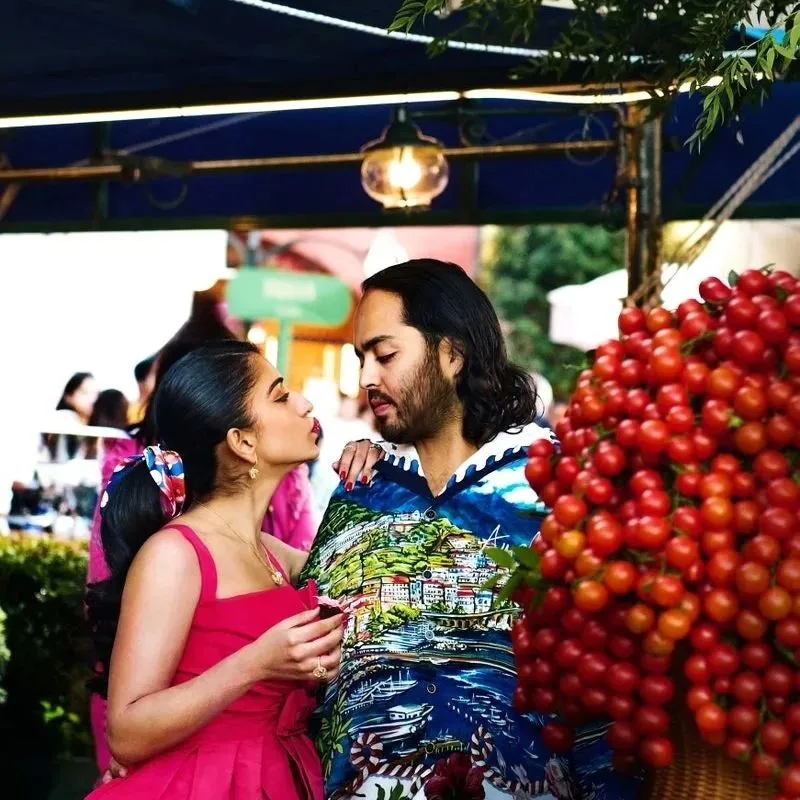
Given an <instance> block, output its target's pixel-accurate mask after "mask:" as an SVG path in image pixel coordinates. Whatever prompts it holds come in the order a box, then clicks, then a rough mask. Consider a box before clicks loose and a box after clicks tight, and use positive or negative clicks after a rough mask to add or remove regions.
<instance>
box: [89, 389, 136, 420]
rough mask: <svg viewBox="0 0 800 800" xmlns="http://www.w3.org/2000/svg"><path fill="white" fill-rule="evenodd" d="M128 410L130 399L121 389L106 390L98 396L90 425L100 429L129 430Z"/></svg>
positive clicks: (90, 418)
mask: <svg viewBox="0 0 800 800" xmlns="http://www.w3.org/2000/svg"><path fill="white" fill-rule="evenodd" d="M128 408H129V403H128V398H127V397H125V395H124V394H123V393H122V392H121V391H120V390H119V389H104V390H103V391H102V392H100V394H98V395H97V400H96V401H95V404H94V408H93V409H92V416H91V417H89V425H93V426H96V427H99V428H127V427H128Z"/></svg>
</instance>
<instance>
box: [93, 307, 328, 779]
mask: <svg viewBox="0 0 800 800" xmlns="http://www.w3.org/2000/svg"><path fill="white" fill-rule="evenodd" d="M232 340H235V339H234V336H233V334H232V333H231V331H230V329H229V328H228V327H227V326H225V325H224V324H223V322H222V321H221V320H220V319H219V315H218V313H217V310H216V305H215V303H214V302H211V301H210V300H209V299H208V298H207V297H206V293H196V295H195V299H194V303H193V305H192V314H191V315H190V317H189V319H188V321H187V322H186V323H185V324H184V325H183V326H182V327H181V328H180V330H179V331H178V332H177V333H176V334H175V335H174V336H173V337H172V339H170V340H169V342H167V344H165V345H164V347H163V348H162V349H161V351H160V353H159V354H158V357H157V359H158V361H157V365H156V379H155V388H156V390H158V388H159V387H160V385H161V383H162V381H163V380H164V376H165V375H166V374H167V372H168V371H169V369H170V367H172V366H173V364H176V363H177V362H178V361H179V360H180V359H181V358H183V356H185V355H187V354H188V353H191V352H192V351H194V350H196V349H197V348H198V347H201V346H202V345H204V344H207V343H209V342H213V341H232ZM157 441H158V440H157V438H156V432H155V414H154V405H153V403H152V402H150V403H148V407H147V409H146V410H145V415H144V419H143V420H142V422H141V424H140V425H139V426H137V427H135V428H133V429H132V430H131V438H130V439H117V440H107V441H106V442H105V451H104V453H103V461H102V465H101V473H102V475H101V486H102V489H105V487H106V485H107V484H108V481H109V479H110V478H111V475H112V474H113V472H114V470H115V469H116V468H117V467H118V466H119V464H121V463H122V462H123V461H124V460H125V459H127V458H130V457H131V456H132V455H135V454H137V453H141V452H142V450H143V449H144V448H145V447H147V446H148V445H152V444H155V443H156V442H157ZM101 493H102V491H101ZM262 530H265V531H268V532H269V533H271V534H273V535H274V536H277V537H278V538H279V539H282V540H283V541H285V542H286V543H287V544H290V545H291V546H292V547H297V548H300V549H302V550H308V548H309V547H310V546H311V542H312V541H313V540H314V536H315V535H316V532H317V519H316V515H315V512H314V508H313V504H312V498H311V488H310V486H309V482H308V468H307V467H306V466H305V464H303V465H301V466H299V467H297V468H296V469H293V470H291V471H290V472H289V473H288V474H287V475H286V477H285V478H284V479H283V480H282V481H281V483H280V485H279V486H278V489H277V491H276V492H275V495H274V497H273V499H272V503H271V504H270V507H269V509H268V511H267V514H266V515H265V517H264V524H263V528H262ZM108 576H109V570H108V565H107V564H106V559H105V554H104V553H103V547H102V544H101V541H100V513H99V507H98V509H97V510H96V511H95V516H94V521H93V524H92V535H91V541H90V544H89V571H88V581H89V582H94V581H100V580H105V579H106V578H108ZM90 703H91V705H90V716H91V723H92V734H93V735H94V744H95V756H96V759H97V767H98V769H99V771H100V772H101V773H103V772H105V771H106V770H107V769H108V767H109V764H110V760H111V756H110V753H109V750H108V743H107V741H106V703H105V700H104V699H103V697H102V696H101V695H99V694H97V693H94V694H92V697H91V701H90Z"/></svg>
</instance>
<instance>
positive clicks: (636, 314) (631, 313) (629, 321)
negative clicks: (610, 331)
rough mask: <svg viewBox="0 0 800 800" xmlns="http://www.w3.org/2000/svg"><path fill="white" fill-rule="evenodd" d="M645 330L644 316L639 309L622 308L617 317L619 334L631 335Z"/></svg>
mask: <svg viewBox="0 0 800 800" xmlns="http://www.w3.org/2000/svg"><path fill="white" fill-rule="evenodd" d="M644 328H645V316H644V312H643V311H642V309H641V308H636V307H635V306H631V307H629V308H623V309H622V311H621V312H620V315H619V330H620V333H624V334H631V333H635V332H636V331H643V330H644Z"/></svg>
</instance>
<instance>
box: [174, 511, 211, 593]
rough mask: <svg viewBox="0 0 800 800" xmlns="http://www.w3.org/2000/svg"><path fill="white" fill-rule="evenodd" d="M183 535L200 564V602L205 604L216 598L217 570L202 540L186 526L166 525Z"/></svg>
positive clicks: (177, 524)
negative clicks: (192, 548)
mask: <svg viewBox="0 0 800 800" xmlns="http://www.w3.org/2000/svg"><path fill="white" fill-rule="evenodd" d="M167 527H169V528H174V529H175V530H176V531H178V532H179V533H181V534H182V535H183V538H184V539H186V541H187V542H189V544H190V545H191V546H192V547H194V551H195V553H197V560H198V561H199V562H200V602H201V603H207V602H209V601H211V600H214V599H216V596H217V568H216V566H215V565H214V558H213V556H212V555H211V551H210V550H209V549H208V548H207V547H206V546H205V544H203V540H202V539H201V538H200V537H199V536H198V535H197V534H196V533H195V532H194V531H193V530H192V529H191V528H190V527H189V526H188V525H181V524H179V523H176V524H174V525H168V526H167Z"/></svg>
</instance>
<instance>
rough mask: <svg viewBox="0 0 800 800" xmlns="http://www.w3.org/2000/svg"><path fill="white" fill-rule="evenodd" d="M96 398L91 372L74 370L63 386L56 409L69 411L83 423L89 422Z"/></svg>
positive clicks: (95, 388)
mask: <svg viewBox="0 0 800 800" xmlns="http://www.w3.org/2000/svg"><path fill="white" fill-rule="evenodd" d="M96 400H97V384H96V383H95V381H94V375H92V373H91V372H76V373H75V374H74V375H73V376H72V377H71V378H70V379H69V380H68V381H67V384H66V386H64V391H63V392H61V399H60V400H59V401H58V405H56V411H71V412H72V413H73V414H74V415H75V417H76V418H77V420H78V421H80V422H81V423H82V424H83V425H88V424H89V418H90V417H91V416H92V411H93V410H94V404H95V401H96Z"/></svg>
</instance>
